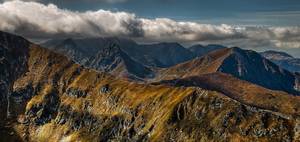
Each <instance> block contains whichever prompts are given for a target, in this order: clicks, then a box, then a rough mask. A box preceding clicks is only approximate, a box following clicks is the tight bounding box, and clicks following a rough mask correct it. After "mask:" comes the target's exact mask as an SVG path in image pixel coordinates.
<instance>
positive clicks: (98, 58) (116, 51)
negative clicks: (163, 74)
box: [45, 38, 154, 80]
mask: <svg viewBox="0 0 300 142" xmlns="http://www.w3.org/2000/svg"><path fill="white" fill-rule="evenodd" d="M116 40H117V39H114V38H109V39H108V38H107V39H103V38H99V39H92V38H91V39H78V40H73V39H66V40H53V41H49V42H47V43H45V45H54V46H50V49H52V50H53V51H55V52H58V53H62V54H64V55H66V56H68V57H69V58H71V59H73V60H74V61H76V62H78V63H79V64H81V65H84V66H86V67H89V68H93V69H96V70H99V71H105V72H108V73H112V74H114V75H116V76H120V77H126V78H131V79H135V80H139V79H141V78H152V77H154V72H153V71H152V70H151V69H150V68H149V67H146V66H144V65H142V64H141V63H139V62H137V61H135V60H133V59H132V58H131V57H129V56H128V55H127V54H126V53H125V52H124V51H123V50H122V49H120V47H119V46H118V44H116V43H115V41H116ZM96 45H97V46H96Z"/></svg>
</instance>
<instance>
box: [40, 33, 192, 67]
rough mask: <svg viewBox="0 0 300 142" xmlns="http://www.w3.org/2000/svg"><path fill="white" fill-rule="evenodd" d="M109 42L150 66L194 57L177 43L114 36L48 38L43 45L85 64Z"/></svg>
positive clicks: (170, 64)
mask: <svg viewBox="0 0 300 142" xmlns="http://www.w3.org/2000/svg"><path fill="white" fill-rule="evenodd" d="M111 44H118V45H119V46H120V48H121V50H123V51H124V52H125V53H126V54H128V55H129V56H130V58H132V59H133V60H136V61H137V62H140V63H142V64H143V65H146V66H151V67H170V66H173V65H175V64H178V63H182V62H184V61H188V60H190V59H192V58H194V57H195V54H194V53H192V52H190V51H189V50H188V49H186V48H184V47H183V46H181V45H180V44H178V43H158V44H137V43H135V42H134V41H132V40H128V39H123V38H116V37H106V38H101V37H99V38H84V39H65V40H50V41H47V42H46V43H44V44H43V46H45V47H48V48H49V49H52V50H54V51H57V52H58V53H62V54H65V55H67V56H68V57H70V58H71V59H73V60H75V61H77V62H78V63H80V64H85V62H86V61H87V60H88V59H89V58H91V57H96V54H100V53H99V52H101V50H102V49H103V48H105V47H108V46H109V45H111Z"/></svg>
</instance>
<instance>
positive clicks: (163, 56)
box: [136, 42, 196, 67]
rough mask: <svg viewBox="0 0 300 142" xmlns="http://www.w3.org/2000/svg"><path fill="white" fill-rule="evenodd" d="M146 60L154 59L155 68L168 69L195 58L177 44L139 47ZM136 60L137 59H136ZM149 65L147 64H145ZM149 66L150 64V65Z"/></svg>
mask: <svg viewBox="0 0 300 142" xmlns="http://www.w3.org/2000/svg"><path fill="white" fill-rule="evenodd" d="M139 48H140V49H142V52H141V53H142V54H144V55H145V57H146V59H147V58H150V59H154V60H155V61H154V63H155V62H156V63H157V64H156V65H155V66H157V67H170V66H173V65H176V64H178V63H182V62H185V61H188V60H191V59H193V58H195V57H196V56H195V54H194V53H192V52H191V51H189V50H188V49H186V48H184V47H183V46H181V45H180V44H178V43H166V42H164V43H157V44H145V45H140V47H139ZM136 58H138V57H136ZM145 64H149V63H145ZM150 64H151V63H150Z"/></svg>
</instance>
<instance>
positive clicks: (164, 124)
mask: <svg viewBox="0 0 300 142" xmlns="http://www.w3.org/2000/svg"><path fill="white" fill-rule="evenodd" d="M1 48H2V47H1ZM19 48H22V47H19ZM19 51H20V50H19ZM23 52H25V53H24V54H28V56H27V57H28V58H27V59H26V60H24V62H25V63H26V64H27V70H23V71H22V72H20V74H23V75H22V76H15V79H14V80H10V81H11V82H10V83H11V84H13V90H12V91H14V94H15V95H14V96H16V98H21V99H17V100H18V101H13V103H14V104H13V106H15V107H14V109H15V110H18V111H14V115H15V116H17V120H18V122H14V123H12V124H10V126H11V128H12V129H13V130H14V131H15V132H16V134H15V135H20V138H21V139H22V140H23V141H39V142H40V141H42V142H43V141H187V140H190V141H199V140H200V141H201V140H202V141H296V140H299V137H298V134H299V130H298V127H299V125H298V122H299V121H298V117H299V114H300V110H299V109H297V108H299V107H300V103H299V102H300V98H298V97H296V96H291V95H288V94H286V93H283V92H276V91H273V92H272V91H271V93H272V94H271V95H270V94H265V93H262V94H257V92H252V91H250V90H247V89H245V88H244V89H245V90H242V91H244V92H239V93H237V94H230V93H227V92H221V91H219V90H218V89H216V91H212V89H207V90H206V89H201V88H200V87H184V86H183V85H182V87H174V86H167V85H164V84H163V83H159V84H156V85H150V84H137V83H133V82H129V81H126V80H122V79H117V78H115V77H114V76H111V75H109V74H107V73H103V72H96V71H95V70H91V69H86V68H83V67H82V66H80V65H78V64H74V63H73V62H72V61H70V60H68V59H67V58H66V57H64V56H62V55H59V54H56V53H53V52H51V51H49V50H47V49H44V48H41V47H39V46H36V45H31V46H30V48H28V51H23ZM8 55H10V53H9V54H8ZM21 55H22V54H21ZM1 58H2V55H1ZM18 64H19V63H18ZM20 64H22V62H21V63H20ZM8 72H9V74H12V72H15V70H8ZM213 80H215V79H213ZM233 81H234V80H233ZM247 87H248V86H247ZM247 87H246V88H247ZM260 89H261V90H260V91H262V92H265V91H266V89H265V88H262V87H261V88H260ZM245 92H248V93H245ZM266 92H268V91H266ZM23 94H24V96H26V97H24V98H23V97H19V96H22V95H23ZM29 94H30V95H29ZM235 95H238V96H237V97H241V96H244V97H245V96H247V97H249V98H250V99H246V100H250V101H252V103H249V102H246V101H243V100H241V99H237V98H236V97H235ZM239 95H240V96H239ZM273 95H274V97H272V96H273ZM257 97H258V98H259V99H258V98H257ZM251 98H252V99H251ZM266 98H271V99H270V102H272V104H271V103H269V102H268V101H266V102H267V103H266V104H264V103H262V101H263V100H264V99H266ZM287 102H288V103H287ZM21 104H24V105H21ZM270 106H271V107H270ZM273 107H274V108H276V109H273ZM0 134H1V135H2V133H0ZM6 141H13V140H12V139H7V140H6Z"/></svg>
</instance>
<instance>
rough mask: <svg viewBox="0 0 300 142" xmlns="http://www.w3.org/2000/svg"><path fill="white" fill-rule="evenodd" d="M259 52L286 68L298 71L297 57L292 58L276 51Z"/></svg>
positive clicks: (299, 65) (299, 63)
mask: <svg viewBox="0 0 300 142" xmlns="http://www.w3.org/2000/svg"><path fill="white" fill-rule="evenodd" d="M260 54H261V55H262V56H264V57H265V58H267V59H269V60H271V61H272V62H274V63H275V64H277V65H278V66H280V67H282V68H284V69H286V70H289V71H291V72H300V59H299V58H294V57H293V56H291V55H289V54H287V53H284V52H278V51H265V52H262V53H260Z"/></svg>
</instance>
